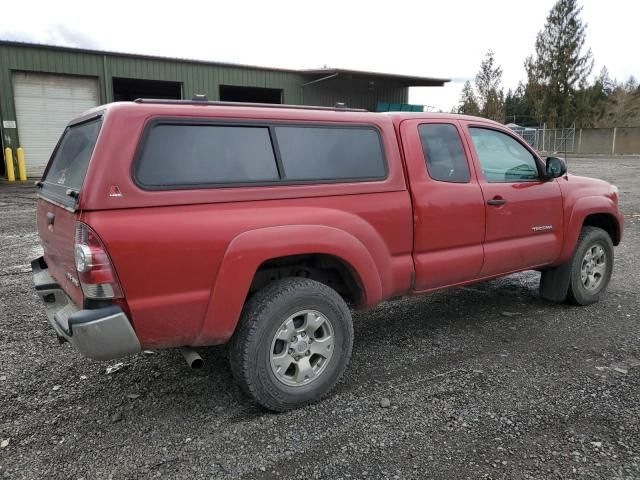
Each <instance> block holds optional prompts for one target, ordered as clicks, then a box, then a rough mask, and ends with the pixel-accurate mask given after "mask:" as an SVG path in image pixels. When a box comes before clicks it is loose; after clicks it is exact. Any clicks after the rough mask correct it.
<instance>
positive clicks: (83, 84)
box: [13, 72, 100, 177]
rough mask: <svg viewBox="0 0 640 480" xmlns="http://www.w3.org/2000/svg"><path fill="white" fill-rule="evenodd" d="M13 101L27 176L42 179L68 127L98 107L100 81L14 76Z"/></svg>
mask: <svg viewBox="0 0 640 480" xmlns="http://www.w3.org/2000/svg"><path fill="white" fill-rule="evenodd" d="M13 97H14V102H15V106H16V120H17V123H18V136H19V138H20V146H21V147H22V148H23V149H24V155H25V158H26V163H27V175H28V176H29V177H39V176H41V175H42V172H43V171H44V168H45V167H46V166H47V162H48V161H49V157H50V156H51V152H52V151H53V149H54V148H55V146H56V143H57V142H58V139H59V138H60V135H61V134H62V132H63V131H64V128H65V127H66V125H67V123H69V121H70V120H71V119H73V118H74V117H77V116H78V115H79V114H81V113H82V112H84V111H85V110H88V109H90V108H92V107H95V106H96V105H98V103H99V99H100V96H99V94H98V79H97V78H90V77H71V76H62V75H47V74H41V73H23V72H19V73H14V74H13Z"/></svg>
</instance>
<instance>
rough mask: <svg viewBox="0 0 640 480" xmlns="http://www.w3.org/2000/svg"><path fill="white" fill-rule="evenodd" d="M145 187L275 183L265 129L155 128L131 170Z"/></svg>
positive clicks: (275, 176) (231, 127) (274, 167)
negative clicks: (135, 166) (137, 161)
mask: <svg viewBox="0 0 640 480" xmlns="http://www.w3.org/2000/svg"><path fill="white" fill-rule="evenodd" d="M136 175H137V179H138V181H140V183H142V184H143V185H146V186H156V187H163V186H177V185H198V184H219V183H251V182H268V181H274V180H278V179H279V175H278V168H277V164H276V159H275V155H274V151H273V147H272V145H271V137H270V135H269V128H268V127H249V126H246V127H245V126H222V125H180V124H157V125H154V126H153V127H151V129H150V130H149V133H148V137H147V139H146V142H145V144H144V148H143V150H142V155H141V158H140V159H139V163H138V166H137V170H136Z"/></svg>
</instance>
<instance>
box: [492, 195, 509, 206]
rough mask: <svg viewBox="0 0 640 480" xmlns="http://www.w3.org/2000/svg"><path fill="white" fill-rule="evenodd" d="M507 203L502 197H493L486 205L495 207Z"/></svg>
mask: <svg viewBox="0 0 640 480" xmlns="http://www.w3.org/2000/svg"><path fill="white" fill-rule="evenodd" d="M505 203H507V201H506V200H505V199H504V198H502V197H493V198H492V199H491V200H487V205H493V206H495V207H497V206H500V205H504V204H505Z"/></svg>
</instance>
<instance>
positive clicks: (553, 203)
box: [462, 121, 563, 277]
mask: <svg viewBox="0 0 640 480" xmlns="http://www.w3.org/2000/svg"><path fill="white" fill-rule="evenodd" d="M462 123H463V124H464V126H465V130H466V135H467V140H468V142H469V145H470V146H471V148H472V152H473V158H474V162H475V163H476V166H477V168H478V179H479V182H480V187H481V188H482V193H483V195H484V200H485V202H486V212H487V213H486V218H487V224H486V235H485V240H484V253H485V259H484V265H483V267H482V272H481V276H482V277H486V276H491V275H497V274H501V273H509V272H512V271H516V270H525V269H527V268H531V267H537V266H541V265H545V264H549V263H551V262H553V261H554V260H555V259H556V258H557V257H558V255H559V254H560V248H561V246H562V231H563V228H562V222H563V217H562V196H561V193H560V186H559V185H558V183H557V182H556V181H555V180H545V179H544V178H543V176H542V172H543V170H542V165H541V162H540V161H539V159H538V158H537V156H536V154H535V153H534V152H533V151H532V150H531V149H530V148H529V147H528V146H526V144H525V143H524V142H523V141H521V140H520V139H519V138H518V137H516V136H515V134H512V133H511V132H508V131H507V130H506V129H505V130H502V129H500V128H499V127H496V126H493V125H490V124H481V123H478V124H474V123H473V122H466V121H464V122H462Z"/></svg>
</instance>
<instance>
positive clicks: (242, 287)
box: [193, 225, 382, 346]
mask: <svg viewBox="0 0 640 480" xmlns="http://www.w3.org/2000/svg"><path fill="white" fill-rule="evenodd" d="M303 254H328V255H333V256H335V257H337V258H339V259H341V260H342V261H344V262H345V263H346V264H348V265H349V266H350V267H351V269H352V271H353V272H354V273H355V275H356V278H357V279H358V280H359V282H360V287H361V288H362V291H363V296H364V300H365V304H366V305H374V304H376V303H378V302H379V301H381V300H382V282H381V279H380V274H379V272H378V269H377V267H376V264H375V262H374V261H373V257H372V256H371V254H370V253H369V251H368V250H367V248H366V247H365V246H364V244H363V243H362V242H361V241H360V240H358V239H357V238H356V237H354V236H353V235H351V234H349V233H347V232H345V231H343V230H339V229H337V228H333V227H327V226H320V225H286V226H276V227H267V228H260V229H256V230H250V231H248V232H244V233H241V234H240V235H238V236H237V237H235V238H234V239H233V240H232V241H231V242H230V244H229V247H228V248H227V251H226V252H225V256H224V259H223V261H222V264H221V266H220V270H219V271H218V275H217V277H216V280H215V285H214V287H213V290H212V293H211V298H210V300H209V305H208V307H207V312H206V315H205V319H204V323H203V326H202V329H201V331H200V334H199V336H198V338H197V339H196V340H195V342H194V343H193V345H194V346H196V345H215V344H220V343H224V342H226V341H227V340H228V339H229V338H230V337H231V335H233V332H234V330H235V328H236V324H237V323H238V319H239V318H240V313H241V312H242V308H243V306H244V302H245V300H246V297H247V294H248V292H249V288H250V286H251V282H252V281H253V277H254V275H255V273H256V271H257V270H258V268H259V267H260V265H262V263H264V262H265V261H267V260H270V259H274V258H279V257H285V256H289V255H303Z"/></svg>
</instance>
